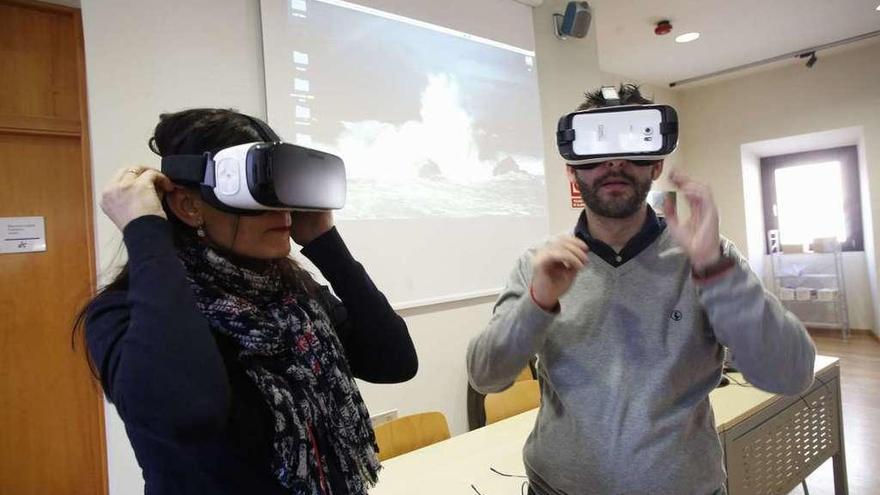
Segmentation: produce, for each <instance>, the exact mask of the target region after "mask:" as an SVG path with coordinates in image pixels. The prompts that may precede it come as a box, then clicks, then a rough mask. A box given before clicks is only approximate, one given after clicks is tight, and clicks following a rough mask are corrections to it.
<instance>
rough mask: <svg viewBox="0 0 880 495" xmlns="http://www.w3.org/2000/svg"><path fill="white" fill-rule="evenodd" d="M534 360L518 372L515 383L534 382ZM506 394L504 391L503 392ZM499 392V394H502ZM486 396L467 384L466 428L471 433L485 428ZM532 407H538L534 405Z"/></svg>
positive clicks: (535, 375)
mask: <svg viewBox="0 0 880 495" xmlns="http://www.w3.org/2000/svg"><path fill="white" fill-rule="evenodd" d="M536 361H537V360H536V359H535V358H532V359H531V360H529V364H528V366H526V367H525V368H523V369H522V371H520V373H519V375H518V376H517V377H516V382H520V381H523V380H534V379H535V378H536V377H537V373H536V372H535V363H536ZM516 382H514V383H516ZM504 392H506V390H505V391H504ZM504 392H501V393H504ZM485 401H486V396H485V395H483V394H481V393H479V392H477V391H476V390H474V388H473V387H471V384H470V383H468V390H467V409H468V427H469V428H470V430H471V431H473V430H476V429H477V428H481V427H483V426H486V405H485ZM534 407H538V406H537V405H535V406H534Z"/></svg>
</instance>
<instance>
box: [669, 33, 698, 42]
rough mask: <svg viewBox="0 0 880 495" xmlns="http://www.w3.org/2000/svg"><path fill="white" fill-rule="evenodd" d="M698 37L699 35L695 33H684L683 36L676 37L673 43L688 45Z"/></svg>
mask: <svg viewBox="0 0 880 495" xmlns="http://www.w3.org/2000/svg"><path fill="white" fill-rule="evenodd" d="M699 37H700V33H697V32H693V33H684V34H680V35H678V36H677V37H676V38H675V42H676V43H690V42H691V41H694V40H695V39H697V38H699Z"/></svg>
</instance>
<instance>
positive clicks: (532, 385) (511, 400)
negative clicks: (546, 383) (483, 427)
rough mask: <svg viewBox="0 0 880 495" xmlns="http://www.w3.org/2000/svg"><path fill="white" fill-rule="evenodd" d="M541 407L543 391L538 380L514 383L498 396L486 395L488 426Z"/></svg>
mask: <svg viewBox="0 0 880 495" xmlns="http://www.w3.org/2000/svg"><path fill="white" fill-rule="evenodd" d="M540 405H541V389H540V387H539V386H538V380H522V381H518V382H514V383H513V385H511V387H510V388H508V389H506V390H504V391H502V392H498V393H497V394H488V395H486V400H485V407H486V424H487V425H490V424H492V423H495V422H496V421H501V420H502V419H504V418H509V417H511V416H515V415H517V414H519V413H522V412H526V411H528V410H530V409H535V408H537V407H540Z"/></svg>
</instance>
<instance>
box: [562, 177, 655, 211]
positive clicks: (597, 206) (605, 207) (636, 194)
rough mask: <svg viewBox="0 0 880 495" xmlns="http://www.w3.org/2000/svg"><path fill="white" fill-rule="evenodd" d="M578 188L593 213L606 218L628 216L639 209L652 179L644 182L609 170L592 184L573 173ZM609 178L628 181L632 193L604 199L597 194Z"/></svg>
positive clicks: (649, 188)
mask: <svg viewBox="0 0 880 495" xmlns="http://www.w3.org/2000/svg"><path fill="white" fill-rule="evenodd" d="M575 177H576V179H577V184H578V188H579V189H580V191H581V198H583V200H584V203H585V204H586V205H587V208H589V209H590V210H591V211H593V213H596V214H597V215H601V216H603V217H608V218H628V217H630V216H632V215H633V214H635V213H636V212H637V211H639V208H641V206H642V204H643V203H644V202H645V199H647V197H648V192H649V191H650V190H651V182H653V179H651V178H650V177H648V178H647V179H645V181H644V182H639V180H638V179H637V178H635V177H633V176H632V175H630V174H627V173H625V172H620V171H618V172H609V173H607V174H606V175H603V176H602V177H600V178H598V179H596V180H595V181H593V185H594V187H593V186H590V185H588V184H587V183H586V182H584V181H583V180H582V179H581V178H580V176H578V175H575ZM611 179H615V180H623V181H626V182H628V183H629V184H630V185H631V186H632V188H633V190H632V194H621V195H611V196H610V197H609V198H607V199H605V198H602V197H600V196H599V190H600V189H601V188H602V185H603V184H605V183H606V182H608V181H609V180H611Z"/></svg>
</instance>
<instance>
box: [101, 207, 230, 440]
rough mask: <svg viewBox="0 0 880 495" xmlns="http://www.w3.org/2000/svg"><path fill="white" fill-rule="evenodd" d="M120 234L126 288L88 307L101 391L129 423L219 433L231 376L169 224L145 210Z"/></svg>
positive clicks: (179, 433) (186, 433)
mask: <svg viewBox="0 0 880 495" xmlns="http://www.w3.org/2000/svg"><path fill="white" fill-rule="evenodd" d="M123 238H124V240H125V245H126V248H127V250H128V257H129V261H128V263H129V264H128V268H129V284H128V290H127V291H109V292H105V293H103V294H102V295H101V296H99V297H98V298H96V299H95V300H94V301H93V302H92V304H91V305H90V307H89V309H88V311H87V314H86V325H85V328H86V340H87V343H88V348H89V354H90V356H91V359H92V362H93V363H94V365H95V367H96V368H97V370H98V372H99V374H100V378H101V383H102V385H103V388H104V392H105V393H106V394H107V397H108V398H109V400H110V401H111V402H113V404H114V405H115V406H116V409H117V411H118V412H119V415H120V416H121V417H122V418H123V420H125V422H126V423H135V424H138V425H139V426H141V427H144V428H148V429H150V430H152V431H154V432H156V433H157V434H161V435H171V436H174V437H178V438H187V437H195V438H197V437H199V436H201V435H204V434H210V433H212V432H216V431H217V430H219V429H220V428H222V427H223V425H224V424H225V422H226V418H227V414H228V409H229V400H230V399H229V397H230V391H229V381H228V377H227V374H226V369H225V366H224V364H223V359H222V357H221V356H220V352H219V350H218V348H217V344H216V341H215V340H214V337H213V336H212V334H211V331H210V329H209V326H208V322H207V320H205V318H204V317H203V316H202V314H201V313H200V312H199V311H198V309H197V307H196V303H195V297H194V295H193V293H192V290H191V289H190V287H189V282H188V281H187V279H186V273H185V271H184V267H183V265H182V263H181V262H180V261H179V259H178V258H177V254H176V250H175V247H174V245H173V242H172V237H171V228H170V225H169V224H168V222H167V220H165V219H164V218H161V217H158V216H152V215H151V216H144V217H140V218H137V219H135V220H133V221H132V222H130V223H129V224H128V225H127V226H126V227H125V230H124V231H123Z"/></svg>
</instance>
